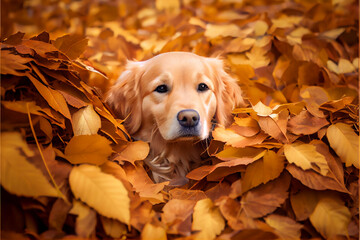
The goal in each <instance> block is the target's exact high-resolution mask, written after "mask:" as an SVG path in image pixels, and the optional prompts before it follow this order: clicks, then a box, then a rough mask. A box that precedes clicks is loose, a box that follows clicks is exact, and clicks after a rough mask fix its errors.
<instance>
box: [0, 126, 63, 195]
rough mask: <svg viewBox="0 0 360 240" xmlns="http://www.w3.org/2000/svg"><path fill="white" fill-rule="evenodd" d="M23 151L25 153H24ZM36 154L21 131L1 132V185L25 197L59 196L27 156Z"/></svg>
mask: <svg viewBox="0 0 360 240" xmlns="http://www.w3.org/2000/svg"><path fill="white" fill-rule="evenodd" d="M22 152H23V153H24V154H25V155H24V154H22ZM33 155H34V152H33V151H32V150H31V149H30V148H29V147H28V145H27V144H26V142H25V141H24V140H23V138H22V136H21V134H20V133H19V132H2V133H1V185H2V186H3V187H4V188H5V189H6V190H7V191H9V192H10V193H13V194H16V195H19V196H25V197H39V196H49V197H59V194H58V192H57V191H56V189H55V188H54V187H53V186H52V185H51V184H50V182H49V181H48V180H47V179H46V178H45V176H44V175H43V174H42V172H41V170H40V169H38V168H36V167H35V166H34V165H33V164H31V163H29V162H28V161H27V160H26V158H27V157H31V156H33Z"/></svg>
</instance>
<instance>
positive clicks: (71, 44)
mask: <svg viewBox="0 0 360 240" xmlns="http://www.w3.org/2000/svg"><path fill="white" fill-rule="evenodd" d="M88 41H89V40H88V39H86V38H83V37H82V36H80V35H64V36H62V37H59V38H57V39H56V40H55V41H54V45H55V47H56V48H57V49H59V50H60V51H61V52H63V53H65V54H66V55H67V56H68V57H69V58H70V59H72V60H74V59H76V58H78V57H79V56H80V55H81V54H82V53H83V52H84V51H85V49H86V47H87V45H88Z"/></svg>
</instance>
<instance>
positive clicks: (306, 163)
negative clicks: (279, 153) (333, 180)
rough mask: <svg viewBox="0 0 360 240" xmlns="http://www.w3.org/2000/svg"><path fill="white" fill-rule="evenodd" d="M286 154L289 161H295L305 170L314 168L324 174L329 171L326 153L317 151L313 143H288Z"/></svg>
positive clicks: (285, 149) (285, 147)
mask: <svg viewBox="0 0 360 240" xmlns="http://www.w3.org/2000/svg"><path fill="white" fill-rule="evenodd" d="M284 154H285V157H286V159H287V160H288V162H289V163H294V164H296V165H297V166H299V167H301V168H302V169H304V170H307V169H313V170H315V171H317V172H320V173H321V175H323V176H326V174H327V173H328V171H329V166H328V164H327V162H326V159H325V157H324V155H322V154H321V153H319V152H317V151H316V147H315V146H313V145H310V144H305V143H301V142H296V143H293V144H286V145H285V146H284Z"/></svg>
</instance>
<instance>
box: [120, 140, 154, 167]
mask: <svg viewBox="0 0 360 240" xmlns="http://www.w3.org/2000/svg"><path fill="white" fill-rule="evenodd" d="M149 151H150V147H149V144H147V143H146V142H142V141H136V142H129V143H128V145H127V146H126V148H125V149H124V150H123V151H121V152H120V153H119V157H117V159H121V160H125V161H128V162H131V163H134V162H135V161H137V160H144V159H145V158H146V157H147V155H148V154H149Z"/></svg>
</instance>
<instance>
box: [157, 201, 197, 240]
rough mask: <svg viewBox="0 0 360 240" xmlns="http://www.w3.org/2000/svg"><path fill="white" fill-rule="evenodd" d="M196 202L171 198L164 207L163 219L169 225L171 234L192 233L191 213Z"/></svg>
mask: <svg viewBox="0 0 360 240" xmlns="http://www.w3.org/2000/svg"><path fill="white" fill-rule="evenodd" d="M195 204H196V202H195V201H193V200H181V199H171V200H170V201H168V202H167V203H166V204H165V206H164V207H163V209H162V212H163V214H162V215H161V221H162V222H163V223H164V224H166V226H168V228H169V229H168V232H169V233H171V234H183V235H186V234H190V233H191V215H192V213H193V211H194V206H195Z"/></svg>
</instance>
